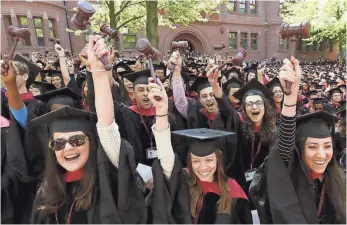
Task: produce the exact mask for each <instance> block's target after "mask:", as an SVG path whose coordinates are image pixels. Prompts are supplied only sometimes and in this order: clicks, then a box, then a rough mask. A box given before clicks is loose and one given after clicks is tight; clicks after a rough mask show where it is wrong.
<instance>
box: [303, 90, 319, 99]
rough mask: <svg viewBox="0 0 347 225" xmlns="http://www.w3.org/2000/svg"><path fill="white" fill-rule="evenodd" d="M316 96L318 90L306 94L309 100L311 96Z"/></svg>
mask: <svg viewBox="0 0 347 225" xmlns="http://www.w3.org/2000/svg"><path fill="white" fill-rule="evenodd" d="M316 94H318V91H317V90H312V91H308V92H306V97H307V98H309V97H310V96H311V95H316Z"/></svg>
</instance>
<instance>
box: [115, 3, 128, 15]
mask: <svg viewBox="0 0 347 225" xmlns="http://www.w3.org/2000/svg"><path fill="white" fill-rule="evenodd" d="M123 3H124V5H123ZM130 3H131V1H126V2H122V4H121V5H120V7H119V10H118V11H117V12H116V13H115V14H114V15H115V17H118V16H119V15H120V14H121V13H122V12H123V11H124V10H125V9H126V8H127V7H128V5H129V4H130Z"/></svg>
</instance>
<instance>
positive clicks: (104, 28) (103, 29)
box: [100, 24, 118, 39]
mask: <svg viewBox="0 0 347 225" xmlns="http://www.w3.org/2000/svg"><path fill="white" fill-rule="evenodd" d="M100 31H101V32H103V33H105V34H107V35H108V36H109V37H111V38H112V39H118V32H117V31H116V30H115V29H112V28H111V27H110V26H108V25H107V24H104V25H102V26H101V27H100Z"/></svg>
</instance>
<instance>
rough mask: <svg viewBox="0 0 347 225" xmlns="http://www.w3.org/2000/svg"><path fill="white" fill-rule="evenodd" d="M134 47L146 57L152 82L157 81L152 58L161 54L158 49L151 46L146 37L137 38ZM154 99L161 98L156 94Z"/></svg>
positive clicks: (155, 58)
mask: <svg viewBox="0 0 347 225" xmlns="http://www.w3.org/2000/svg"><path fill="white" fill-rule="evenodd" d="M136 49H137V50H138V51H139V52H141V53H142V54H143V55H145V56H146V57H147V58H148V61H149V70H150V71H151V77H152V78H153V80H154V82H157V77H156V76H155V74H154V68H153V62H152V60H157V59H158V58H159V57H160V56H161V55H160V53H159V51H158V50H157V49H155V48H153V47H152V45H151V43H149V41H148V39H147V38H141V39H140V40H138V41H137V42H136ZM140 57H141V55H140ZM155 99H156V100H157V101H159V100H160V99H161V98H160V97H158V96H156V97H155Z"/></svg>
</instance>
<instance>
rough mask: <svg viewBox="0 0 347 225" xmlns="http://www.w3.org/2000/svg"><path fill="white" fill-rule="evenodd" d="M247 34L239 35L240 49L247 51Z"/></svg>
mask: <svg viewBox="0 0 347 225" xmlns="http://www.w3.org/2000/svg"><path fill="white" fill-rule="evenodd" d="M247 39H248V33H241V38H240V46H241V48H244V49H247Z"/></svg>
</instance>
